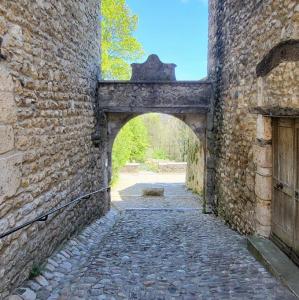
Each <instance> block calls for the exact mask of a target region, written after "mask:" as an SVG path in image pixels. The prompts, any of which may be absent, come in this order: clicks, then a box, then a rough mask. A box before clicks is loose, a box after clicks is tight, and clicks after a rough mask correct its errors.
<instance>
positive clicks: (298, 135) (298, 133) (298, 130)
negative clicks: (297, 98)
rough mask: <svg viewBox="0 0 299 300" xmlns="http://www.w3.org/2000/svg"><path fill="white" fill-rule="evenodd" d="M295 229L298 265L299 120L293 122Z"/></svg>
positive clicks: (295, 249) (295, 250)
mask: <svg viewBox="0 0 299 300" xmlns="http://www.w3.org/2000/svg"><path fill="white" fill-rule="evenodd" d="M295 143H296V146H295V147H296V149H295V163H294V166H295V175H294V176H295V178H296V180H295V228H294V252H295V259H296V262H297V263H299V119H296V121H295Z"/></svg>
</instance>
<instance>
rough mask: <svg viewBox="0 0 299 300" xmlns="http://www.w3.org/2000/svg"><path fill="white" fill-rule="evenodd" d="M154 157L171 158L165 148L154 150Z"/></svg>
mask: <svg viewBox="0 0 299 300" xmlns="http://www.w3.org/2000/svg"><path fill="white" fill-rule="evenodd" d="M153 158H154V159H163V160H166V159H169V157H168V155H167V154H166V152H165V151H164V150H163V149H156V150H154V152H153Z"/></svg>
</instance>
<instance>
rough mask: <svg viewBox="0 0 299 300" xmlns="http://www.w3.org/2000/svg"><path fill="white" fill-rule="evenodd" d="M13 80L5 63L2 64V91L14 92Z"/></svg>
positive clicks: (0, 84)
mask: <svg viewBox="0 0 299 300" xmlns="http://www.w3.org/2000/svg"><path fill="white" fill-rule="evenodd" d="M13 89H14V85H13V80H12V78H11V76H10V74H9V72H8V70H7V68H6V66H5V65H4V64H0V92H13Z"/></svg>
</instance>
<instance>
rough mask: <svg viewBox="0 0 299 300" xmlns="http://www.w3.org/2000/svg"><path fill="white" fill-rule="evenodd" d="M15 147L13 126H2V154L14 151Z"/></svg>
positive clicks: (0, 132)
mask: <svg viewBox="0 0 299 300" xmlns="http://www.w3.org/2000/svg"><path fill="white" fill-rule="evenodd" d="M13 147H14V133H13V128H12V126H10V125H9V126H4V125H3V126H1V125H0V154H3V153H5V152H8V151H10V150H12V149H13Z"/></svg>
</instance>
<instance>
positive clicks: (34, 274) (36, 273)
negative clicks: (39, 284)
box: [29, 264, 43, 279]
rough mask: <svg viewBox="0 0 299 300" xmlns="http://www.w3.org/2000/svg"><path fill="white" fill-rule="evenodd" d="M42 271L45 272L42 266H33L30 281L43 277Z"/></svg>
mask: <svg viewBox="0 0 299 300" xmlns="http://www.w3.org/2000/svg"><path fill="white" fill-rule="evenodd" d="M42 270H43V268H42V266H41V265H37V264H34V265H33V266H32V269H31V271H30V273H29V279H33V278H35V277H37V276H39V275H41V273H42Z"/></svg>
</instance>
